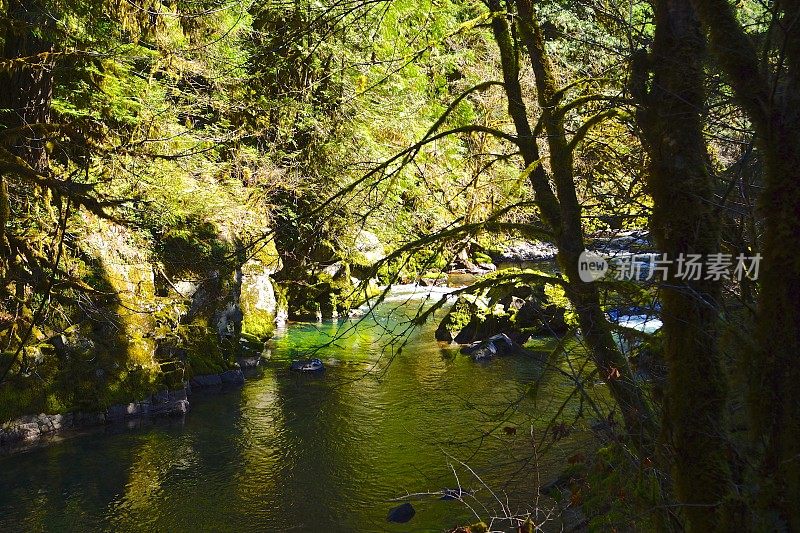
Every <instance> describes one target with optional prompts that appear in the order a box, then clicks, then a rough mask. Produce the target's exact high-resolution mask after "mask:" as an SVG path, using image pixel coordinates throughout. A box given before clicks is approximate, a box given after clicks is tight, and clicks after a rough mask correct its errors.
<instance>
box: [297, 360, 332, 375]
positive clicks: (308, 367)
mask: <svg viewBox="0 0 800 533" xmlns="http://www.w3.org/2000/svg"><path fill="white" fill-rule="evenodd" d="M289 369H290V370H294V371H295V372H322V371H323V370H325V365H323V364H322V361H320V360H319V359H305V360H302V361H292V364H291V366H290V367H289Z"/></svg>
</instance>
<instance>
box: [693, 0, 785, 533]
mask: <svg viewBox="0 0 800 533" xmlns="http://www.w3.org/2000/svg"><path fill="white" fill-rule="evenodd" d="M692 1H693V5H694V6H695V9H696V10H697V12H698V15H699V17H700V20H701V21H702V23H703V25H704V26H705V28H706V29H707V30H708V33H709V36H710V40H711V44H712V48H713V51H714V53H715V55H716V58H717V60H718V61H719V63H720V65H721V66H722V68H723V70H724V72H725V74H726V75H727V78H728V81H729V82H730V84H731V86H732V87H733V90H734V92H735V94H736V97H737V99H738V100H739V103H740V104H741V106H742V108H743V109H744V110H745V111H746V112H747V114H748V117H749V118H750V120H751V122H752V123H753V126H754V128H755V130H756V133H757V143H758V148H759V151H760V152H761V154H762V157H763V160H764V173H765V175H764V181H765V189H764V191H763V193H762V196H761V199H760V208H761V210H762V212H761V214H762V217H763V221H764V234H765V236H764V240H763V245H762V246H763V248H762V250H761V254H762V256H763V260H762V265H761V269H760V277H759V288H760V293H759V305H758V315H757V332H758V341H759V349H758V350H757V351H756V352H755V353H753V354H752V355H751V357H750V360H749V361H748V363H749V364H748V368H749V371H750V376H749V383H750V394H749V401H748V404H749V407H750V415H751V416H750V420H751V429H752V433H753V437H754V441H755V443H756V444H757V445H758V446H759V448H760V449H761V450H762V451H763V456H764V457H763V464H762V466H761V468H762V470H761V474H762V476H761V477H762V479H761V482H760V487H761V503H762V505H763V506H764V507H765V508H766V510H767V511H770V510H776V511H778V512H779V513H780V514H781V515H782V516H783V517H784V519H786V520H787V521H788V523H789V528H790V529H792V530H800V505H798V502H800V304H798V302H800V247H798V244H797V243H798V242H800V216H798V213H800V29H799V28H798V24H800V2H798V1H797V0H781V1H778V2H775V5H774V8H773V9H774V10H773V14H774V16H775V17H776V19H777V20H776V23H775V24H773V34H772V35H771V37H772V42H771V44H772V54H760V53H759V52H758V51H757V50H756V47H755V46H754V44H753V43H752V41H751V40H750V39H749V37H748V36H747V34H746V33H745V31H744V29H743V27H742V25H741V24H740V23H739V21H738V20H737V17H736V12H735V8H734V7H732V6H731V4H729V3H728V1H727V0H703V1H700V0H692ZM773 54H774V57H778V58H779V61H773ZM761 58H764V59H763V60H762V59H761ZM776 65H777V69H776V70H773V72H771V73H770V69H772V68H774V67H775V66H776Z"/></svg>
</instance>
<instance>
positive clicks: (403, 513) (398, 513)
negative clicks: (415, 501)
mask: <svg viewBox="0 0 800 533" xmlns="http://www.w3.org/2000/svg"><path fill="white" fill-rule="evenodd" d="M415 514H417V511H416V510H414V506H413V505H411V504H410V503H408V502H406V503H404V504H402V505H398V506H397V507H394V508H393V509H391V510H390V511H389V515H388V516H387V517H386V521H387V522H395V523H397V524H405V523H406V522H408V521H409V520H411V519H412V518H414V515H415Z"/></svg>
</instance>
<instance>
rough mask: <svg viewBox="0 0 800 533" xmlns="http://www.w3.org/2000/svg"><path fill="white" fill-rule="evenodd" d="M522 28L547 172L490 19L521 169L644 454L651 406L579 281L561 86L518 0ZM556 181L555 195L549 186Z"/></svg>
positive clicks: (502, 22)
mask: <svg viewBox="0 0 800 533" xmlns="http://www.w3.org/2000/svg"><path fill="white" fill-rule="evenodd" d="M487 5H488V7H489V9H490V10H491V11H492V12H493V13H500V12H501V11H502V8H501V4H500V2H499V0H488V2H487ZM517 9H518V17H517V18H518V21H519V26H518V27H519V30H520V31H519V33H520V34H521V36H522V44H523V46H524V47H525V49H526V50H527V52H528V55H529V59H530V61H531V66H532V67H533V71H534V74H535V75H536V85H537V96H538V100H539V105H540V107H541V109H542V113H543V116H542V121H543V122H544V125H545V131H546V133H547V139H548V147H549V150H550V169H551V172H550V174H551V175H548V172H547V171H546V170H545V168H544V166H542V165H541V164H540V159H541V157H540V153H539V149H538V146H537V140H536V138H535V137H534V134H533V129H532V128H531V126H530V123H529V121H528V115H527V110H526V109H525V104H524V101H523V98H522V89H521V86H520V83H519V62H518V56H517V49H518V43H517V42H515V41H514V39H513V36H512V33H511V31H510V27H509V25H508V23H507V22H506V19H505V18H504V17H503V16H502V15H501V16H494V17H493V18H492V30H493V34H494V38H495V40H496V42H497V44H498V47H499V49H500V58H501V63H502V69H503V81H504V88H505V92H506V97H507V100H508V109H509V114H510V115H511V118H512V119H513V121H514V125H515V128H516V130H517V136H518V143H519V147H520V152H521V153H522V156H523V159H524V162H525V165H526V167H528V168H532V171H531V172H530V182H531V185H532V188H533V190H534V192H535V194H536V204H537V206H538V208H539V211H540V213H541V216H542V219H543V221H544V222H545V223H546V224H548V225H549V226H550V227H551V228H552V233H553V235H555V240H556V245H557V247H558V261H559V265H560V267H561V270H562V272H563V274H564V275H565V276H566V278H567V280H568V283H567V284H566V287H565V289H566V293H567V297H568V298H569V300H570V303H571V304H572V305H573V307H574V308H575V311H576V314H577V316H578V323H579V326H580V328H581V332H582V334H583V338H584V341H585V342H586V345H587V347H588V349H589V352H590V354H591V356H592V357H593V360H594V362H595V364H596V366H597V368H598V369H599V371H600V372H601V373H602V374H603V376H604V378H605V379H607V382H608V384H609V388H610V389H611V393H612V394H613V396H614V399H615V400H616V402H617V404H618V405H619V407H620V410H621V412H622V416H623V418H624V421H625V425H626V429H627V431H628V432H629V434H630V435H631V437H632V438H633V439H634V441H635V442H636V443H637V445H638V446H639V447H640V449H642V450H643V451H645V452H646V453H649V450H650V446H651V444H652V439H653V437H654V433H655V424H654V421H653V417H652V413H651V410H650V407H649V405H648V403H647V401H646V400H645V398H644V396H643V394H642V391H641V389H640V388H639V386H638V385H637V384H636V383H634V381H633V374H632V372H631V369H630V365H629V364H628V361H627V359H626V358H625V356H624V355H623V354H622V353H621V352H620V350H619V349H618V347H617V345H616V343H615V342H614V339H613V337H612V335H611V329H610V326H609V324H608V321H607V320H606V317H605V315H604V314H603V311H602V308H601V306H600V297H599V293H598V291H597V287H596V286H594V285H592V284H590V283H584V282H583V281H581V279H580V276H579V274H578V268H579V267H578V258H579V256H580V254H581V252H582V251H583V250H584V240H583V226H582V223H581V207H580V203H579V202H578V197H577V192H576V189H575V183H574V180H573V157H572V146H574V144H572V143H570V142H568V141H567V137H566V132H565V130H564V127H563V123H562V121H561V119H560V118H558V117H559V114H558V113H553V106H552V105H551V103H552V102H553V101H554V97H555V95H556V93H557V91H558V88H557V85H556V81H555V78H554V76H553V71H552V67H551V65H550V60H549V57H548V55H547V53H546V51H545V48H544V40H543V38H542V34H541V31H540V30H539V26H538V23H537V21H536V18H535V16H534V13H533V11H532V9H531V5H530V3H529V2H527V0H521V1H518V2H517ZM551 182H552V184H553V185H554V186H555V193H554V191H553V188H552V186H551Z"/></svg>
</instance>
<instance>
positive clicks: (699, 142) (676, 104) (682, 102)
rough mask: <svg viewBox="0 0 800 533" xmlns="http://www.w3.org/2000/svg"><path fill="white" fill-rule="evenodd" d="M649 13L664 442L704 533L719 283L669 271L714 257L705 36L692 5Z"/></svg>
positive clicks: (721, 431)
mask: <svg viewBox="0 0 800 533" xmlns="http://www.w3.org/2000/svg"><path fill="white" fill-rule="evenodd" d="M654 7H655V23H656V30H655V40H654V43H653V51H652V56H651V57H650V58H647V57H646V54H644V53H642V54H640V55H638V56H637V57H636V59H635V60H634V65H633V75H632V84H631V89H632V92H633V93H634V96H635V97H636V99H637V101H638V104H639V110H638V113H637V121H638V123H639V126H640V128H641V130H642V133H643V141H644V143H643V144H644V146H645V148H646V150H647V153H648V155H649V159H650V162H649V175H648V185H649V189H650V194H651V195H652V196H653V200H654V208H653V219H652V226H653V232H654V235H655V237H656V240H657V243H658V246H659V248H660V249H661V251H662V252H664V253H666V254H667V257H668V258H669V259H670V260H671V261H672V263H671V266H670V271H669V273H668V275H667V277H668V279H667V280H665V282H664V283H663V285H662V301H663V312H662V319H663V322H664V327H663V332H664V340H665V342H664V357H665V359H666V361H667V366H668V377H667V387H666V395H665V400H664V404H665V405H664V407H665V409H664V418H663V423H662V442H663V444H664V445H665V446H666V450H667V454H668V459H669V460H670V461H671V462H672V464H673V465H674V466H673V471H674V488H675V493H676V496H677V498H678V500H679V501H680V502H681V503H684V504H686V507H684V509H683V512H684V515H685V517H686V522H687V526H688V529H689V530H690V531H712V530H714V529H716V527H717V525H718V524H719V519H720V516H719V514H720V513H719V509H720V508H719V505H720V504H721V503H722V502H723V501H724V500H725V499H726V498H727V497H728V496H729V494H730V491H731V488H732V482H731V474H730V468H729V465H728V461H727V458H726V444H727V441H726V428H725V425H724V420H725V416H724V410H725V399H726V379H725V374H724V369H723V365H722V361H721V356H720V353H719V349H718V345H717V327H718V322H719V309H718V302H719V298H720V281H714V280H706V279H697V280H693V279H685V280H682V279H678V278H677V276H676V274H677V272H676V268H675V266H676V259H677V258H678V257H679V255H680V254H702V255H703V256H704V257H707V256H708V255H709V254H713V253H717V252H719V221H718V217H717V216H716V215H715V213H714V209H713V205H714V204H713V201H714V193H713V191H714V189H713V185H714V184H713V179H712V176H711V174H710V172H709V168H708V161H709V158H708V153H707V149H706V143H705V139H704V138H703V133H702V109H703V108H704V105H705V95H704V91H703V81H704V72H703V69H704V63H705V37H704V36H703V34H702V31H701V28H700V23H699V21H698V20H697V16H696V14H695V12H694V9H693V8H692V5H691V3H690V0H657V1H656V2H655V5H654ZM648 71H649V72H648ZM650 73H652V83H651V84H650V85H651V87H652V88H651V89H650V90H649V91H648V90H647V83H646V82H647V80H648V78H649V76H650ZM702 277H705V273H703V276H702Z"/></svg>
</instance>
